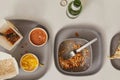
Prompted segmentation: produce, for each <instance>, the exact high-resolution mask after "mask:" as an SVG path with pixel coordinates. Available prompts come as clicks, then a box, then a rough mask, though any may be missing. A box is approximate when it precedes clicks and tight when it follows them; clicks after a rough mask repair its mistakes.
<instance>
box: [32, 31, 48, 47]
mask: <svg viewBox="0 0 120 80" xmlns="http://www.w3.org/2000/svg"><path fill="white" fill-rule="evenodd" d="M46 39H47V34H46V33H45V32H44V31H43V30H42V29H35V30H33V31H32V32H31V34H30V40H31V42H32V43H33V44H35V45H42V44H44V43H45V42H46Z"/></svg>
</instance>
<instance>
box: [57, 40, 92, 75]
mask: <svg viewBox="0 0 120 80" xmlns="http://www.w3.org/2000/svg"><path fill="white" fill-rule="evenodd" d="M87 42H88V41H87V40H85V39H81V38H69V39H65V40H64V41H62V42H61V43H60V44H59V48H58V53H57V56H56V66H57V68H58V70H59V71H60V72H62V73H64V74H70V75H76V74H80V73H82V72H84V71H86V70H88V69H89V67H90V66H91V65H92V48H91V45H90V46H88V47H86V49H88V51H89V56H87V57H86V58H85V66H84V67H79V68H77V69H76V70H64V69H63V68H61V66H60V63H59V52H60V50H61V48H62V49H66V50H65V51H64V53H67V52H70V51H71V50H74V48H73V45H74V44H80V45H84V44H86V43H87ZM83 54H84V53H83Z"/></svg>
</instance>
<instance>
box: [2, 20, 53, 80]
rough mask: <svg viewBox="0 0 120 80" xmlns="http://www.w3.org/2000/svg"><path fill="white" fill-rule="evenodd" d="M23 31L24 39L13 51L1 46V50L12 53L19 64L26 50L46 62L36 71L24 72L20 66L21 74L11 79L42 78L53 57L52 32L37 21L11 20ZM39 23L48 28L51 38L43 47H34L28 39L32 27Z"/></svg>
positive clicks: (34, 79)
mask: <svg viewBox="0 0 120 80" xmlns="http://www.w3.org/2000/svg"><path fill="white" fill-rule="evenodd" d="M10 22H12V23H13V24H14V25H15V26H16V27H17V28H18V30H19V31H20V32H21V34H22V35H23V37H24V38H23V40H22V41H21V43H20V44H18V45H17V47H16V48H14V49H13V50H12V51H7V50H5V49H4V48H2V47H0V51H5V52H8V53H10V54H11V55H12V56H14V57H15V58H16V59H17V62H18V64H19V62H20V58H21V56H22V55H23V54H25V53H26V52H31V53H34V54H35V55H36V56H37V57H38V58H39V60H40V62H41V63H43V64H44V66H43V67H38V69H37V70H36V71H35V72H31V73H30V72H24V71H23V70H22V69H21V68H20V66H19V68H20V69H19V72H20V73H19V75H17V76H16V77H14V78H12V79H10V80H37V79H38V78H41V77H42V76H43V75H44V74H45V73H46V71H47V70H48V67H49V64H50V59H51V43H50V40H51V38H50V34H49V32H48V29H47V28H46V27H45V26H41V25H40V24H39V23H37V22H33V21H28V20H10ZM37 25H40V27H42V28H44V29H46V31H47V32H48V34H49V40H48V42H47V44H46V45H44V46H43V47H34V46H32V45H31V44H30V42H29V41H28V33H29V32H30V30H31V29H33V28H34V27H36V26H37Z"/></svg>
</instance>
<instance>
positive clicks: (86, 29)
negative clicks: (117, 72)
mask: <svg viewBox="0 0 120 80" xmlns="http://www.w3.org/2000/svg"><path fill="white" fill-rule="evenodd" d="M76 33H78V34H77V35H76ZM76 37H77V38H82V39H86V40H88V41H90V40H92V39H94V38H95V37H97V39H98V40H97V41H96V42H95V43H94V44H92V45H91V47H92V65H91V66H90V68H89V69H87V70H86V71H83V72H76V73H74V72H67V71H64V70H62V69H61V68H60V66H59V61H58V49H59V46H60V43H61V42H62V41H64V40H65V39H69V38H76ZM103 57H104V54H103V42H102V38H101V34H100V32H99V30H96V29H94V28H93V26H90V25H71V26H67V27H65V28H63V29H61V30H60V31H59V32H58V33H57V35H56V37H55V43H54V61H55V65H56V68H57V69H58V70H59V71H60V72H61V73H63V74H66V75H73V76H86V75H92V74H95V73H96V72H98V71H99V70H100V69H101V67H102V64H103V60H104V58H103Z"/></svg>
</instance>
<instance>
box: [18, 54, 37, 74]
mask: <svg viewBox="0 0 120 80" xmlns="http://www.w3.org/2000/svg"><path fill="white" fill-rule="evenodd" d="M38 65H39V61H38V58H37V57H36V56H35V55H34V54H31V53H27V54H25V55H23V56H22V58H21V60H20V66H21V68H22V69H23V70H24V71H27V72H33V71H35V70H36V69H37V68H38Z"/></svg>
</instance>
